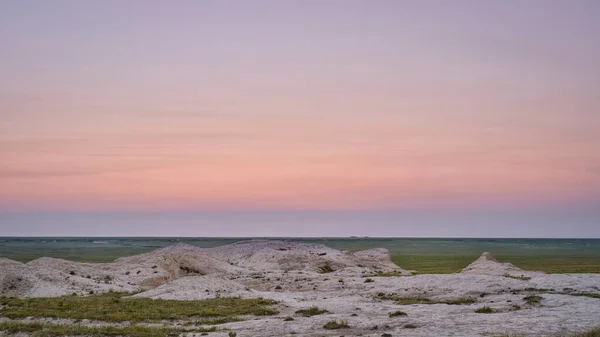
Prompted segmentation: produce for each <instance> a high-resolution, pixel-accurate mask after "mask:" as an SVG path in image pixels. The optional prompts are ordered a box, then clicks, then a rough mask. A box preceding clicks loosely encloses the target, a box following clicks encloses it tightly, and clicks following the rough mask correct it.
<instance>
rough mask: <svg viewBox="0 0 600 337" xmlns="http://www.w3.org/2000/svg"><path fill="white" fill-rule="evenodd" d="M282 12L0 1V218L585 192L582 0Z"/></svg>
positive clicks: (360, 206) (397, 204)
mask: <svg viewBox="0 0 600 337" xmlns="http://www.w3.org/2000/svg"><path fill="white" fill-rule="evenodd" d="M131 3H132V4H133V3H135V2H134V1H132V2H131ZM285 3H287V4H284V2H270V1H262V2H260V1H259V2H256V5H255V6H250V7H248V6H249V5H247V4H246V5H243V4H242V3H241V2H240V3H237V5H234V4H236V2H224V3H223V2H220V1H215V2H211V1H207V2H195V1H191V2H186V1H182V2H175V3H174V4H172V5H167V2H162V3H161V2H153V3H152V4H150V5H148V6H146V5H144V6H141V7H144V8H137V9H138V10H132V11H127V9H126V8H121V3H120V2H113V1H106V2H102V3H94V4H92V3H89V2H85V3H84V2H76V1H57V2H53V3H52V4H50V3H49V2H42V1H39V2H33V3H32V4H31V5H25V4H22V3H21V2H20V1H4V2H2V3H1V4H0V46H1V48H2V53H0V114H1V118H2V119H1V124H0V156H1V157H0V210H4V211H41V210H52V211H82V210H94V211H115V210H148V211H169V210H210V211H213V210H265V209H268V210H305V209H308V210H377V209H427V208H431V209H447V208H463V209H464V208H469V207H471V208H473V209H478V208H498V209H506V208H514V209H521V208H528V207H530V208H538V207H542V208H544V207H546V208H549V209H551V208H552V207H555V206H557V205H588V204H594V203H596V202H597V201H598V200H599V197H600V179H599V177H600V100H599V97H600V91H599V90H600V80H599V79H600V72H599V69H600V64H598V60H600V47H599V44H598V42H597V38H598V33H600V28H599V27H600V24H598V22H597V18H598V16H597V15H594V14H593V13H596V14H600V12H599V6H598V4H597V2H586V1H574V2H572V3H571V2H546V1H531V2H522V1H518V2H513V1H507V2H500V1H498V2H491V1H490V2H485V4H484V3H475V4H473V3H470V5H467V3H466V2H458V1H457V2H456V3H455V5H454V6H451V8H445V7H446V5H444V2H429V1H424V2H421V1H415V2H397V3H396V2H387V1H374V2H371V1H363V2H360V1H348V2H343V3H342V2H336V1H332V2H327V3H323V2H320V1H306V2H289V3H288V2H285ZM401 3H402V4H403V5H402V6H400V5H399V4H401ZM141 4H142V3H138V5H141ZM144 4H145V3H144ZM300 4H302V5H300ZM342 4H343V7H342V8H340V6H342ZM571 4H573V5H572V6H571ZM567 5H568V6H567ZM473 7H477V8H473ZM540 8H542V9H543V10H542V11H540ZM125 12H126V13H125Z"/></svg>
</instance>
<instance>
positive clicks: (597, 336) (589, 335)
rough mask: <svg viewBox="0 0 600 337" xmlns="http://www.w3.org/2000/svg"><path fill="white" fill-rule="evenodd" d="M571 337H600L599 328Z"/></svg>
mask: <svg viewBox="0 0 600 337" xmlns="http://www.w3.org/2000/svg"><path fill="white" fill-rule="evenodd" d="M571 337H600V327H598V328H593V329H592V330H589V331H586V332H581V333H577V334H574V335H573V336H571Z"/></svg>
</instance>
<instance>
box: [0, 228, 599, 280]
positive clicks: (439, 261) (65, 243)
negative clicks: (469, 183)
mask: <svg viewBox="0 0 600 337" xmlns="http://www.w3.org/2000/svg"><path fill="white" fill-rule="evenodd" d="M280 239H283V240H292V241H296V242H305V243H320V244H325V245H327V246H329V247H332V248H336V249H342V250H350V251H358V250H364V249H370V248H379V247H381V248H386V249H388V250H389V251H390V253H391V255H392V260H393V261H394V262H395V263H396V264H397V265H398V266H400V267H402V268H404V269H409V270H415V271H417V272H418V273H421V274H431V273H454V272H457V271H459V270H460V269H462V268H464V267H465V266H467V265H468V264H469V263H471V262H473V261H474V260H475V259H477V258H478V257H479V256H480V255H481V253H483V252H491V253H492V254H493V256H494V257H496V258H497V259H498V260H500V261H502V262H511V263H513V264H515V265H516V266H518V267H520V268H523V269H526V270H538V271H544V272H548V273H600V240H598V239H564V240H562V239H411V238H293V239H291V238H280ZM239 240H241V238H2V237H0V257H6V258H9V259H13V260H16V261H21V262H27V261H31V260H33V259H36V258H39V257H42V256H48V257H56V258H63V259H67V260H72V261H79V262H110V261H114V260H115V259H116V258H119V257H122V256H130V255H135V254H140V253H145V252H148V251H151V250H154V249H158V248H161V247H166V246H168V245H172V244H175V243H178V242H184V243H188V244H191V245H196V246H199V247H215V246H220V245H225V244H229V243H232V242H236V241H239Z"/></svg>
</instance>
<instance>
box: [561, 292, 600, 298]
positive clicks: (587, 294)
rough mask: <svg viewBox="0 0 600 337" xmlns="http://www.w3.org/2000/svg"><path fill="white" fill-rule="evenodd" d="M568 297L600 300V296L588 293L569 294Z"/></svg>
mask: <svg viewBox="0 0 600 337" xmlns="http://www.w3.org/2000/svg"><path fill="white" fill-rule="evenodd" d="M567 295H569V296H584V297H590V298H600V294H595V293H588V292H581V293H569V294H567Z"/></svg>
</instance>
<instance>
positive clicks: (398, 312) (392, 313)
mask: <svg viewBox="0 0 600 337" xmlns="http://www.w3.org/2000/svg"><path fill="white" fill-rule="evenodd" d="M388 316H389V317H396V316H408V314H407V313H405V312H404V311H401V310H396V311H394V312H390V313H389V314H388Z"/></svg>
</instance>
